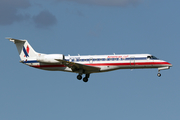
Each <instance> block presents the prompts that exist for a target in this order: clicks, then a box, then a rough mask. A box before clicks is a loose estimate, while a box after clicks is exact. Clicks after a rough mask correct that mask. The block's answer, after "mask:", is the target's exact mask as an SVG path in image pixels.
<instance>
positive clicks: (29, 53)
mask: <svg viewBox="0 0 180 120" xmlns="http://www.w3.org/2000/svg"><path fill="white" fill-rule="evenodd" d="M7 39H9V41H11V42H13V43H14V44H16V47H17V50H18V53H19V56H20V58H21V60H27V59H33V58H36V56H37V52H36V51H35V50H34V49H33V48H32V47H31V45H30V44H29V43H28V41H27V40H18V39H13V38H7Z"/></svg>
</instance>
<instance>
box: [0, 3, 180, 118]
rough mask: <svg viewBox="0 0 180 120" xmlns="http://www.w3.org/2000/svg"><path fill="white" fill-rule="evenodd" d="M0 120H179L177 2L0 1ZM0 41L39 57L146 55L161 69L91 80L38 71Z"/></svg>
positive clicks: (115, 73)
mask: <svg viewBox="0 0 180 120" xmlns="http://www.w3.org/2000/svg"><path fill="white" fill-rule="evenodd" d="M0 3H1V4H0V38H1V43H0V47H1V50H0V54H1V57H0V60H1V62H0V66H1V67H0V119H1V120H32V119H33V120H50V119H51V120H60V119H61V120H72V119H76V120H92V119H93V120H110V119H111V120H120V119H122V120H132V119H133V120H170V119H171V120H179V119H180V114H179V113H180V102H179V101H180V74H179V73H180V72H179V69H178V68H179V67H180V65H179V63H178V60H179V59H180V56H179V55H178V54H179V51H180V47H179V45H180V40H179V38H180V34H179V31H180V23H179V21H180V8H179V5H180V1H179V0H173V1H170V0H38V1H37V0H0ZM6 37H12V38H16V39H26V40H28V42H29V43H30V44H31V46H32V47H33V48H34V49H35V50H36V51H37V52H41V53H47V54H51V53H58V54H64V55H68V54H70V55H78V54H80V55H109V54H113V53H115V54H141V53H145V54H146V53H149V54H152V55H154V56H156V57H158V58H159V59H162V60H165V61H168V62H170V63H171V64H173V67H172V68H171V69H169V70H163V71H161V74H162V76H161V77H157V73H158V70H157V69H139V70H116V71H112V72H104V73H95V74H91V75H90V78H89V81H88V82H87V83H84V82H83V81H79V80H77V79H76V76H77V74H75V73H67V72H60V71H55V72H52V71H43V70H39V69H35V68H31V67H28V66H26V65H23V64H22V63H19V61H20V58H19V56H18V52H17V49H16V47H15V45H14V44H13V43H12V42H9V41H8V40H7V39H5V38H6Z"/></svg>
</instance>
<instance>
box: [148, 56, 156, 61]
mask: <svg viewBox="0 0 180 120" xmlns="http://www.w3.org/2000/svg"><path fill="white" fill-rule="evenodd" d="M147 59H153V60H158V58H157V57H155V56H147Z"/></svg>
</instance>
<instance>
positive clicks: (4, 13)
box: [0, 0, 31, 25]
mask: <svg viewBox="0 0 180 120" xmlns="http://www.w3.org/2000/svg"><path fill="white" fill-rule="evenodd" d="M30 6H31V4H30V3H29V1H28V0H1V4H0V16H1V19H0V25H10V24H12V23H13V22H19V21H23V20H26V19H28V18H29V15H28V14H25V15H23V14H19V13H18V10H19V9H26V8H28V7H30Z"/></svg>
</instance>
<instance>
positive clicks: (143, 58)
mask: <svg viewBox="0 0 180 120" xmlns="http://www.w3.org/2000/svg"><path fill="white" fill-rule="evenodd" d="M71 60H72V62H74V61H75V60H74V59H71ZM92 60H93V61H119V60H147V57H141V58H140V57H137V58H124V59H123V58H94V59H92ZM66 61H69V59H66ZM76 61H77V62H79V61H82V62H83V61H90V59H76Z"/></svg>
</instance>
